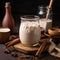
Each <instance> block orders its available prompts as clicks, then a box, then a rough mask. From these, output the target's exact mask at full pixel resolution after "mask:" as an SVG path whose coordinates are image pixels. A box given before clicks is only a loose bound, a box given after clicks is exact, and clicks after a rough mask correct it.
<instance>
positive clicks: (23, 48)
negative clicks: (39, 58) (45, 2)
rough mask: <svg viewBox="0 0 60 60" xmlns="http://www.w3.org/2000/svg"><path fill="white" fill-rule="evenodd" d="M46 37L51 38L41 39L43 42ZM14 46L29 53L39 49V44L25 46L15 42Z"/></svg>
mask: <svg viewBox="0 0 60 60" xmlns="http://www.w3.org/2000/svg"><path fill="white" fill-rule="evenodd" d="M45 39H48V40H49V38H44V39H41V41H40V42H41V43H42V42H43V40H45ZM13 47H14V48H15V49H16V50H17V51H20V52H24V53H28V54H34V53H35V52H36V51H37V50H38V48H39V46H34V47H29V46H25V45H23V44H22V43H18V44H15V45H14V46H13Z"/></svg>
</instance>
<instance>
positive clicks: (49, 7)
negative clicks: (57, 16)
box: [46, 0, 53, 20]
mask: <svg viewBox="0 0 60 60" xmlns="http://www.w3.org/2000/svg"><path fill="white" fill-rule="evenodd" d="M52 4H53V0H50V3H49V6H48V10H47V14H46V20H48V17H49V13H50V10H51V7H52Z"/></svg>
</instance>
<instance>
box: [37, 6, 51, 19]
mask: <svg viewBox="0 0 60 60" xmlns="http://www.w3.org/2000/svg"><path fill="white" fill-rule="evenodd" d="M47 10H48V6H38V15H39V16H40V18H46V14H47ZM48 18H49V19H52V9H51V10H50V13H49V17H48Z"/></svg>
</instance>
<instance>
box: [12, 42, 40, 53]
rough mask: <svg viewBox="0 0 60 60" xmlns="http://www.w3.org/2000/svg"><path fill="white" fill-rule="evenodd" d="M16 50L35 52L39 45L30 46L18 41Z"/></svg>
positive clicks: (15, 46)
mask: <svg viewBox="0 0 60 60" xmlns="http://www.w3.org/2000/svg"><path fill="white" fill-rule="evenodd" d="M13 47H14V48H15V49H16V50H18V51H21V52H24V53H34V52H36V51H37V50H38V48H39V47H29V46H25V45H23V44H22V43H18V44H16V45H14V46H13Z"/></svg>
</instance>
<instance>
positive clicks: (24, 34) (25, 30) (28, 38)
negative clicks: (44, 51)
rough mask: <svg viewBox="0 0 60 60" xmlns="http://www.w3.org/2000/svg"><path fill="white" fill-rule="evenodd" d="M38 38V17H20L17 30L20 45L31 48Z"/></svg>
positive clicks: (39, 34)
mask: <svg viewBox="0 0 60 60" xmlns="http://www.w3.org/2000/svg"><path fill="white" fill-rule="evenodd" d="M40 37H41V31H40V25H39V17H38V16H36V15H25V16H22V17H21V24H20V29H19V38H20V41H21V43H22V44H24V45H26V46H33V45H34V44H36V43H38V42H39V41H40Z"/></svg>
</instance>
